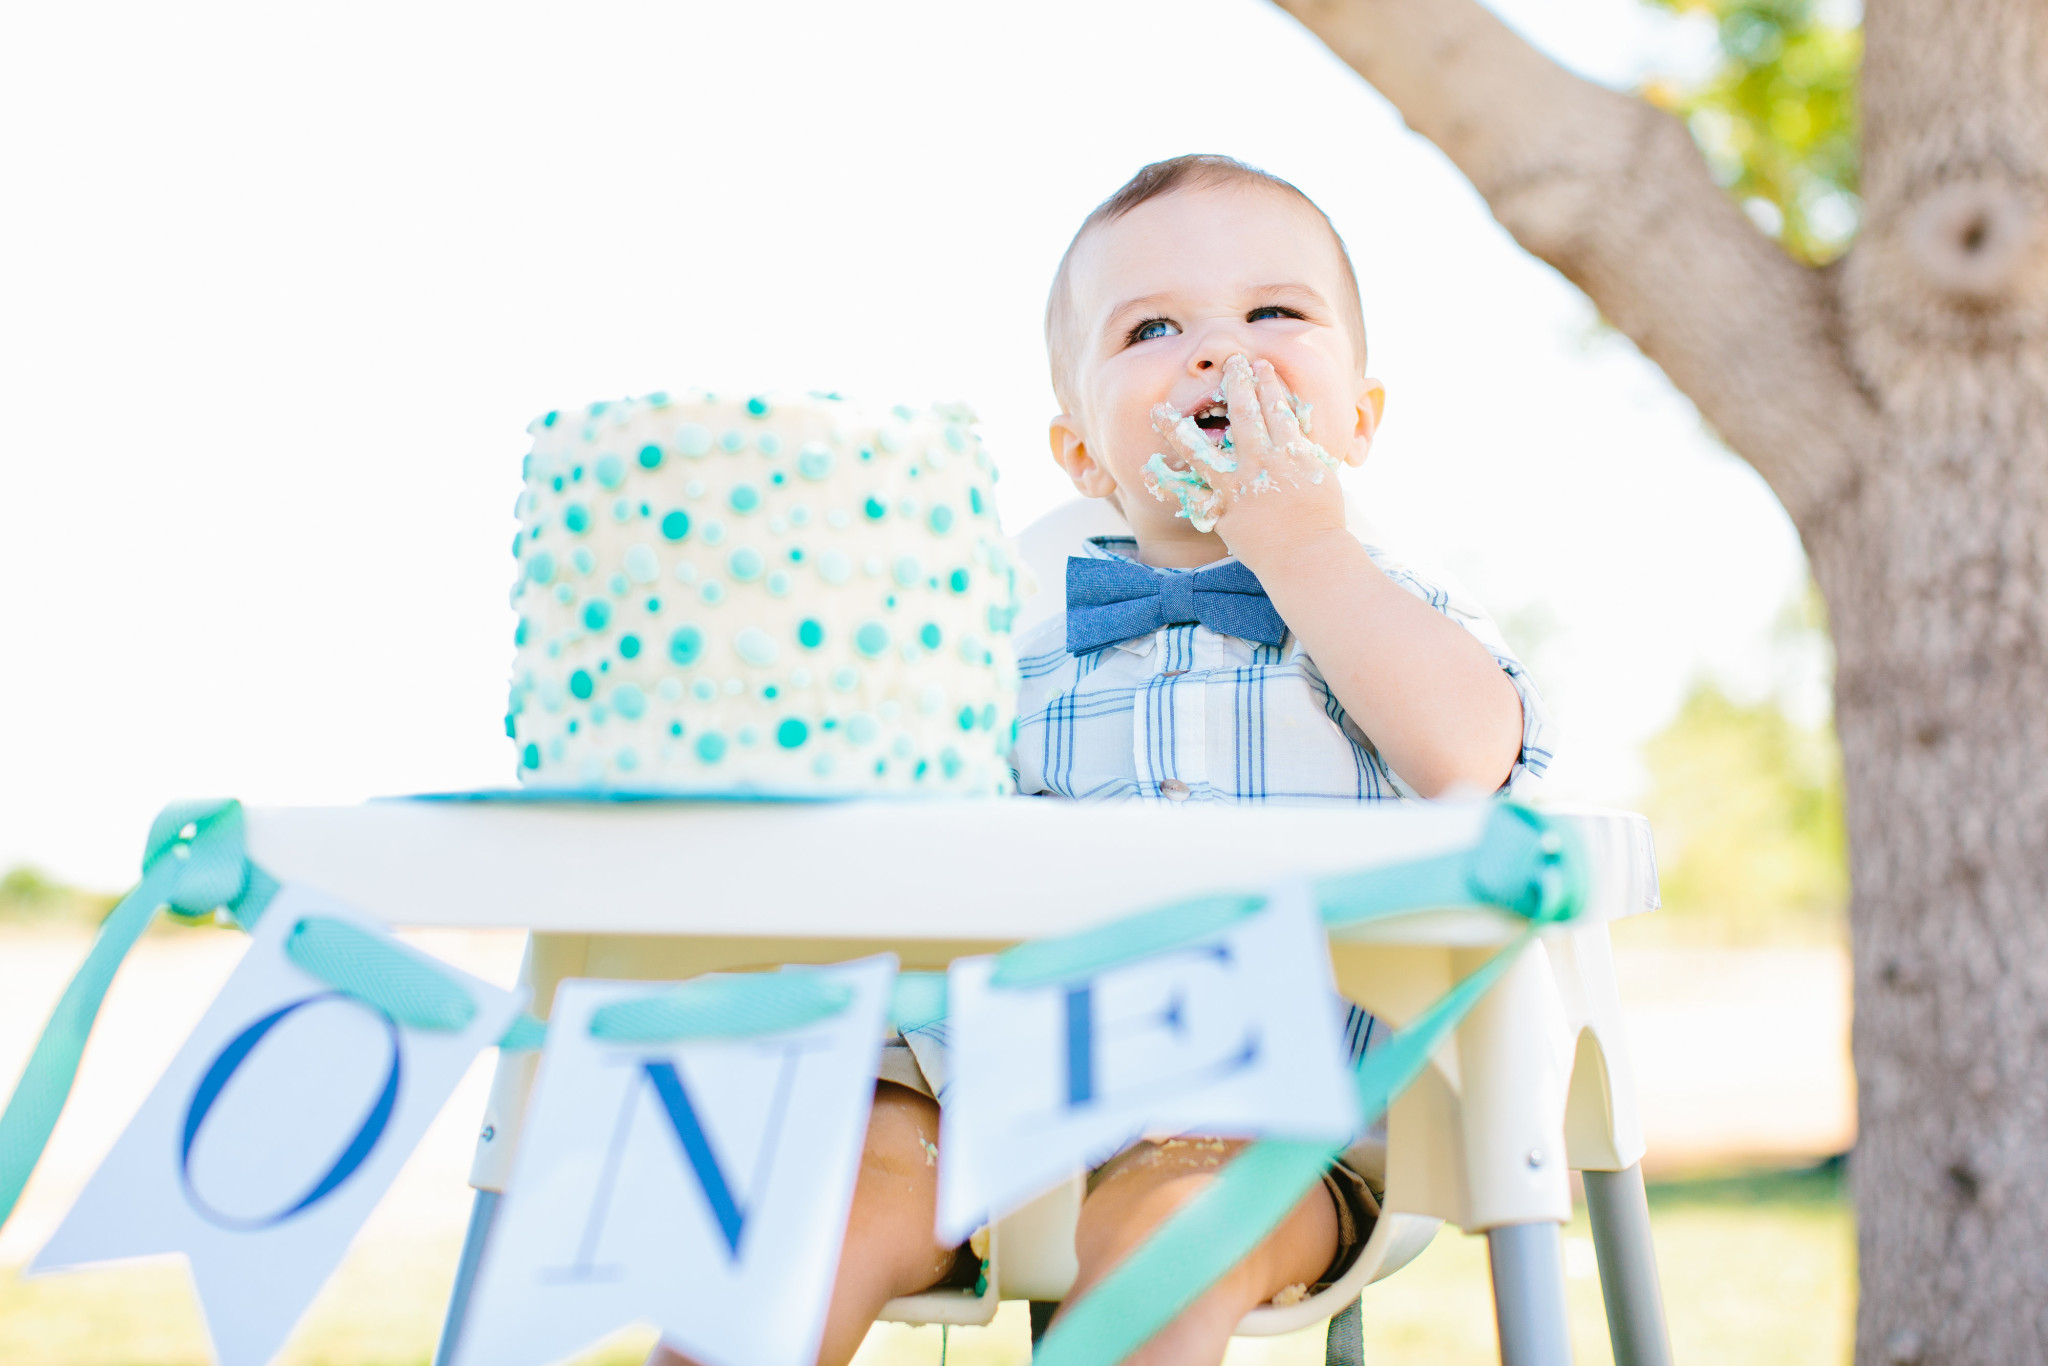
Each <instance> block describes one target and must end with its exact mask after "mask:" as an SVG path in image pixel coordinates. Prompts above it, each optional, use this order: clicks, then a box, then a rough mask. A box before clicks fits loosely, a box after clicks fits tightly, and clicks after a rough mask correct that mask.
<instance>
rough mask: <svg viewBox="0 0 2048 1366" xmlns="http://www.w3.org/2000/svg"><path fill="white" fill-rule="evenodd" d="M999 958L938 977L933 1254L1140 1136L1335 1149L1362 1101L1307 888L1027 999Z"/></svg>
mask: <svg viewBox="0 0 2048 1366" xmlns="http://www.w3.org/2000/svg"><path fill="white" fill-rule="evenodd" d="M995 966H996V959H995V958H992V957H984V958H962V959H958V960H956V961H955V962H954V964H953V967H952V970H951V972H950V974H949V975H948V977H947V999H948V1002H949V1011H950V1014H949V1026H950V1038H951V1043H952V1048H953V1052H952V1055H951V1058H950V1060H949V1062H948V1069H949V1076H950V1077H951V1079H952V1082H951V1089H950V1090H948V1092H947V1093H946V1108H945V1110H944V1112H943V1114H942V1115H941V1118H940V1127H941V1130H942V1132H943V1135H944V1137H943V1138H942V1139H941V1141H940V1145H939V1146H940V1163H939V1229H938V1234H939V1238H940V1240H941V1241H951V1240H957V1239H961V1238H965V1237H966V1236H967V1235H968V1234H970V1233H972V1232H973V1231H974V1230H975V1229H976V1228H977V1227H979V1226H980V1225H981V1223H982V1222H983V1221H984V1220H986V1219H988V1218H990V1217H992V1216H994V1217H1000V1216H1001V1215H1003V1214H1006V1213H1008V1212H1009V1211H1010V1210H1012V1209H1014V1208H1016V1207H1017V1206H1019V1205H1021V1204H1023V1203H1024V1202H1025V1201H1027V1200H1029V1199H1031V1198H1032V1197H1033V1196H1035V1195H1037V1194H1039V1193H1040V1192H1041V1191H1044V1190H1046V1189H1047V1188H1048V1187H1050V1186H1052V1185H1055V1184H1056V1183H1058V1182H1059V1181H1061V1180H1063V1179H1064V1178H1066V1177H1068V1176H1071V1175H1073V1174H1074V1173H1075V1172H1077V1171H1080V1170H1081V1169H1083V1168H1084V1167H1086V1166H1088V1165H1090V1164H1092V1163H1096V1162H1101V1161H1103V1160H1104V1159H1106V1158H1108V1157H1109V1156H1110V1155H1111V1154H1113V1153H1114V1152H1116V1151H1117V1150H1118V1149H1119V1148H1121V1147H1123V1146H1124V1145H1125V1144H1127V1143H1129V1142H1131V1141H1132V1140H1134V1139H1136V1138H1139V1137H1141V1136H1142V1135H1144V1134H1147V1133H1161V1134H1171V1133H1190V1132H1192V1133H1201V1134H1213V1135H1223V1136H1231V1137H1254V1136H1260V1135H1267V1136H1274V1137H1287V1138H1300V1139H1306V1140H1318V1139H1328V1140H1330V1141H1332V1142H1339V1141H1342V1140H1343V1139H1345V1138H1348V1137H1349V1136H1350V1135H1351V1134H1352V1133H1353V1132H1354V1130H1355V1128H1356V1125H1357V1117H1358V1105H1357V1100H1356V1098H1355V1095H1354V1093H1353V1089H1352V1087H1351V1085H1350V1082H1349V1079H1348V1077H1347V1076H1346V1074H1345V1071H1344V1063H1343V1055H1342V1050H1341V1049H1340V1047H1339V1039H1338V1021H1339V1020H1340V1019H1341V1018H1342V1012H1341V1010H1340V1009H1339V1007H1338V1003H1337V997H1336V987H1335V984H1334V981H1333V978H1332V975H1331V972H1330V959H1329V950H1328V946H1327V945H1326V943H1325V941H1324V932H1323V927H1322V922H1321V920H1320V919H1319V917H1318V916H1317V914H1316V909H1315V905H1314V902H1313V900H1312V899H1311V898H1310V896H1309V894H1308V890H1307V888H1306V887H1305V886H1301V885H1290V886H1286V887H1282V888H1280V889H1279V890H1277V891H1275V892H1274V893H1273V894H1272V896H1270V897H1269V898H1268V899H1267V902H1266V904H1265V906H1264V907H1263V908H1262V909H1260V910H1259V911H1258V912H1257V913H1256V914H1254V915H1252V916H1250V917H1248V918H1246V919H1243V920H1239V921H1237V922H1235V923H1233V924H1230V925H1227V926H1225V927H1223V928H1220V929H1218V930H1216V931H1214V932H1213V933H1210V934H1206V935H1201V936H1199V937H1196V938H1193V939H1189V940H1187V941H1186V942H1183V943H1180V944H1177V945H1174V946H1173V947H1170V948H1165V949H1160V950H1157V951H1154V952H1151V953H1149V954H1147V955H1146V956H1144V957H1142V958H1136V959H1132V960H1130V961H1126V962H1120V963H1116V964H1114V965H1112V966H1108V967H1103V968H1099V969H1090V970H1086V971H1081V972H1077V974H1076V975H1074V976H1073V977H1071V978H1069V979H1067V980H1063V981H1057V982H1047V983H1041V984H1038V985H1034V986H1030V987H1021V988H1020V987H998V986H995V985H993V984H992V983H991V981H990V978H991V976H992V975H993V974H994V971H995Z"/></svg>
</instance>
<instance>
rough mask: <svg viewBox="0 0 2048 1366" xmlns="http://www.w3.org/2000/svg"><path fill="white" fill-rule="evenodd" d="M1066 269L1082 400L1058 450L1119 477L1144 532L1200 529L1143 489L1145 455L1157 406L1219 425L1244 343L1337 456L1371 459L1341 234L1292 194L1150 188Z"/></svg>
mask: <svg viewBox="0 0 2048 1366" xmlns="http://www.w3.org/2000/svg"><path fill="white" fill-rule="evenodd" d="M1068 278H1069V282H1070V287H1071V290H1072V294H1071V296H1070V298H1071V304H1072V310H1073V311H1072V315H1071V316H1072V324H1073V334H1072V336H1073V374H1072V376H1071V387H1072V398H1073V401H1074V403H1075V405H1076V411H1074V412H1071V413H1064V414H1062V415H1061V416H1060V417H1058V418H1056V419H1054V422H1053V432H1052V439H1053V447H1054V451H1055V453H1056V454H1059V453H1061V451H1062V447H1063V446H1064V447H1065V448H1066V453H1065V454H1063V455H1061V463H1062V464H1063V465H1064V466H1065V467H1066V468H1067V470H1068V473H1069V474H1070V475H1072V476H1073V477H1074V481H1075V483H1076V485H1078V486H1079V487H1080V488H1081V490H1082V491H1083V492H1084V493H1088V494H1091V495H1094V496H1096V497H1101V496H1104V495H1106V494H1107V493H1108V492H1109V491H1110V487H1111V486H1112V485H1113V487H1114V488H1115V489H1116V490H1117V492H1118V494H1119V498H1118V501H1119V503H1120V504H1121V505H1122V507H1123V511H1124V515H1125V517H1126V518H1128V519H1129V520H1130V522H1131V526H1132V529H1133V530H1134V531H1136V532H1137V533H1138V538H1139V541H1140V544H1141V545H1142V544H1144V543H1146V542H1147V541H1148V540H1179V539H1186V538H1188V537H1191V536H1193V535H1195V534H1196V533H1194V532H1193V530H1192V528H1191V527H1190V526H1189V525H1188V523H1187V522H1186V521H1185V520H1180V519H1177V518H1176V517H1175V515H1174V514H1175V512H1176V510H1177V508H1176V505H1175V504H1172V503H1163V502H1160V501H1158V500H1157V499H1155V498H1154V497H1153V496H1152V495H1151V494H1150V493H1149V492H1148V491H1147V490H1146V487H1145V480H1144V475H1143V469H1144V465H1145V462H1146V461H1147V460H1148V459H1149V458H1150V457H1151V456H1152V454H1153V453H1154V452H1156V451H1160V450H1163V449H1164V446H1163V445H1162V443H1161V440H1160V438H1159V435H1158V434H1157V433H1156V432H1155V431H1154V429H1153V422H1152V410H1153V408H1154V406H1155V405H1157V404H1160V403H1169V404H1172V405H1173V406H1174V408H1176V409H1177V410H1179V411H1180V412H1182V413H1189V414H1196V415H1197V416H1196V420H1197V423H1198V425H1200V426H1202V427H1204V428H1211V429H1213V428H1218V427H1221V426H1222V425H1223V423H1224V418H1223V416H1222V413H1221V410H1220V407H1219V408H1218V409H1217V411H1216V412H1215V413H1214V414H1212V415H1204V413H1203V410H1204V409H1205V408H1206V407H1207V406H1208V405H1209V404H1210V403H1211V401H1212V400H1214V399H1216V398H1217V397H1218V394H1219V389H1220V386H1221V384H1222V382H1223V363H1224V361H1225V360H1226V359H1228V358H1229V357H1230V356H1232V355H1234V354H1238V353H1242V354H1243V355H1245V356H1246V357H1248V358H1250V359H1252V360H1265V361H1268V362H1270V363H1271V364H1272V366H1273V368H1274V370H1276V371H1277V372H1278V373H1279V377H1280V379H1281V381H1282V382H1283V383H1285V384H1286V386H1287V387H1288V388H1289V389H1291V390H1293V391H1294V393H1295V394H1297V395H1299V396H1300V398H1301V399H1303V400H1305V401H1306V402H1307V403H1308V405H1310V407H1309V412H1310V417H1311V423H1312V428H1311V432H1310V435H1311V436H1312V438H1313V439H1314V440H1315V441H1317V442H1318V443H1320V444H1321V445H1322V447H1323V448H1324V449H1325V450H1327V451H1328V452H1329V453H1330V454H1331V455H1333V456H1335V457H1337V458H1338V459H1339V460H1342V461H1344V462H1346V463H1348V464H1357V463H1359V462H1361V461H1363V460H1364V459H1365V454H1366V450H1367V448H1368V447H1369V446H1370V444H1371V441H1372V432H1373V428H1374V425H1375V423H1376V422H1377V419H1378V405H1379V402H1380V388H1379V385H1378V384H1377V383H1375V382H1374V381H1371V380H1368V379H1365V378H1363V377H1362V376H1361V374H1360V366H1359V362H1358V358H1357V355H1356V354H1355V351H1354V343H1353V340H1352V337H1351V333H1350V331H1349V329H1348V328H1347V327H1346V326H1345V317H1344V313H1343V312H1342V309H1341V304H1340V301H1341V300H1342V299H1343V298H1344V296H1345V294H1346V292H1347V290H1348V285H1347V282H1346V280H1345V275H1344V269H1343V265H1342V263H1341V261H1340V260H1339V258H1338V255H1337V245H1336V243H1335V242H1334V241H1333V240H1331V236H1330V231H1329V229H1328V228H1327V227H1326V226H1325V225H1324V223H1323V221H1322V219H1321V217H1320V216H1319V215H1317V213H1316V212H1315V210H1314V209H1312V208H1310V207H1309V206H1308V205H1306V204H1304V203H1302V202H1301V201H1299V200H1297V199H1295V198H1294V196H1292V195H1288V194H1284V193H1281V192H1279V191H1275V190H1268V189H1265V188H1263V187H1260V186H1245V185H1225V186H1219V187H1214V188H1202V189H1191V190H1182V191H1178V192H1176V193H1173V194H1169V195H1166V196H1164V197H1163V198H1160V199H1154V200H1151V201H1150V202H1148V203H1145V204H1141V205H1140V206H1138V208H1136V209H1135V210H1133V211H1132V212H1130V213H1128V214H1126V215H1125V216H1124V217H1122V218H1119V219H1117V220H1115V221H1114V222H1111V223H1107V224H1104V225H1103V226H1101V227H1098V228H1096V229H1095V230H1093V231H1092V232H1090V233H1089V234H1088V235H1087V236H1086V237H1084V238H1083V239H1082V240H1081V242H1080V243H1079V244H1078V245H1077V246H1076V247H1075V250H1074V257H1073V259H1072V261H1071V262H1070V263H1069V277H1068Z"/></svg>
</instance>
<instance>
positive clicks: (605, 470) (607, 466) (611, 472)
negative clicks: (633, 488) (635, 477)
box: [597, 455, 626, 489]
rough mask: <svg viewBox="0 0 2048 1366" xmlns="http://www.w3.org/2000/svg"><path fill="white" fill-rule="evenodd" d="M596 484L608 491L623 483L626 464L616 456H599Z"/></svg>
mask: <svg viewBox="0 0 2048 1366" xmlns="http://www.w3.org/2000/svg"><path fill="white" fill-rule="evenodd" d="M597 482H598V483H600V484H602V485H604V486H605V487H606V488H608V489H615V488H617V487H618V486H619V485H621V484H623V483H625V482H626V462H625V461H623V460H621V459H619V457H617V456H616V455H600V456H599V457H598V458H597Z"/></svg>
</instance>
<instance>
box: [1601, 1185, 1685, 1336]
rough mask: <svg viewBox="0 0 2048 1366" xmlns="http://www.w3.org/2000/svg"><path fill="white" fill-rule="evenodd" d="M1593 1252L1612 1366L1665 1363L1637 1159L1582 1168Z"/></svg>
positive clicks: (1659, 1297)
mask: <svg viewBox="0 0 2048 1366" xmlns="http://www.w3.org/2000/svg"><path fill="white" fill-rule="evenodd" d="M1581 1175H1582V1176H1584V1177H1585V1179H1586V1212H1587V1214H1588V1215H1589V1216H1590V1217H1591V1218H1592V1221H1593V1251H1594V1253H1595V1254H1596V1255H1597V1256H1598V1257H1599V1259H1600V1295H1601V1298H1602V1299H1604V1300H1605V1301H1606V1302H1607V1336H1608V1339H1609V1340H1610V1341H1611V1342H1612V1343H1613V1344H1614V1366H1671V1334H1670V1332H1669V1331H1668V1330H1667V1329H1666V1328H1665V1326H1664V1292H1663V1289H1662V1288H1661V1287H1660V1286H1659V1285H1658V1283H1657V1250H1656V1248H1655V1247H1654V1246H1652V1244H1651V1242H1650V1202H1649V1199H1648V1197H1647V1196H1645V1195H1644V1193H1643V1169H1642V1166H1641V1164H1637V1165H1635V1166H1632V1167H1628V1168H1626V1169H1625V1170H1622V1171H1618V1172H1582V1173H1581Z"/></svg>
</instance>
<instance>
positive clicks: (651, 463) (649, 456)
mask: <svg viewBox="0 0 2048 1366" xmlns="http://www.w3.org/2000/svg"><path fill="white" fill-rule="evenodd" d="M640 468H641V469H643V470H658V469H660V468H661V447H659V446H655V445H646V446H642V447H641V448H640Z"/></svg>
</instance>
